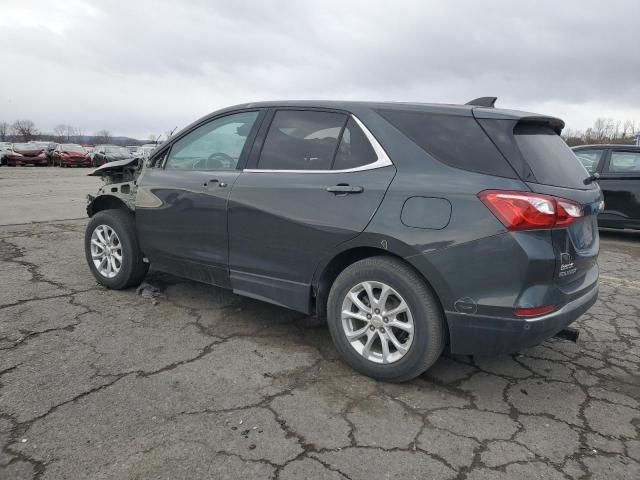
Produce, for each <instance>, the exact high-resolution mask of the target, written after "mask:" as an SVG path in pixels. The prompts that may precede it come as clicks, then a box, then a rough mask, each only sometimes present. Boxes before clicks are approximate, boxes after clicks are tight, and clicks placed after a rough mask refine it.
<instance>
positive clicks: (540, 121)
mask: <svg viewBox="0 0 640 480" xmlns="http://www.w3.org/2000/svg"><path fill="white" fill-rule="evenodd" d="M523 123H524V124H527V125H539V126H541V127H548V128H550V129H552V130H553V131H554V132H556V133H557V134H558V135H560V133H562V129H563V128H564V122H563V121H562V120H560V119H559V118H556V117H543V116H537V115H536V116H533V117H522V118H521V119H520V120H518V123H517V124H516V125H520V124H523Z"/></svg>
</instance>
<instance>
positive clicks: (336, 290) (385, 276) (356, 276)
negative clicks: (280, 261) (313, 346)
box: [327, 261, 444, 382]
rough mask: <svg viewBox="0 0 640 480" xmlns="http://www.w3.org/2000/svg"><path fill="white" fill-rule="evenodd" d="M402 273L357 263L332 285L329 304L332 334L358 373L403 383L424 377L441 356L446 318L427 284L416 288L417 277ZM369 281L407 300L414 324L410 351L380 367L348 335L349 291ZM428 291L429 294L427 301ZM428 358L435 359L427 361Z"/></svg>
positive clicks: (344, 356)
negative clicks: (344, 309) (344, 313)
mask: <svg viewBox="0 0 640 480" xmlns="http://www.w3.org/2000/svg"><path fill="white" fill-rule="evenodd" d="M402 273H406V272H402ZM402 273H400V274H399V273H398V272H397V271H396V270H392V269H386V268H384V265H380V266H378V265H373V264H372V263H371V262H367V261H361V262H357V263H355V264H353V265H351V266H350V267H348V268H347V269H345V271H343V272H342V273H341V274H340V275H339V276H338V278H337V279H336V281H335V282H334V285H333V286H332V289H331V293H330V295H329V300H328V304H327V320H328V324H329V331H330V333H331V337H332V338H333V342H334V344H335V346H336V349H337V350H338V352H339V353H340V355H341V356H342V358H343V359H344V360H345V361H346V362H347V363H348V364H349V365H350V366H351V367H352V368H353V369H354V370H356V371H358V372H360V373H363V374H364V375H367V376H370V377H373V378H376V379H379V380H383V381H390V382H401V381H406V380H409V379H411V378H414V377H416V376H418V375H420V374H421V373H423V372H424V370H426V368H428V366H430V365H431V364H432V363H433V362H434V361H435V360H436V359H437V358H438V357H439V356H440V354H441V353H442V349H443V347H444V345H443V343H444V341H443V339H442V322H443V317H442V313H441V310H440V307H439V304H438V303H437V301H436V300H435V297H434V296H433V294H432V293H431V292H430V291H429V289H428V287H427V286H426V285H424V284H422V285H417V286H416V283H415V280H416V279H415V275H413V276H408V277H407V276H406V275H403V274H402ZM367 280H369V281H378V282H383V283H386V284H387V285H389V286H391V287H392V288H393V289H395V290H396V291H397V292H398V293H399V294H400V295H401V296H402V297H403V298H404V300H405V302H406V303H407V304H408V306H409V309H410V310H411V314H412V317H413V322H414V337H413V342H412V344H411V347H410V349H409V352H408V353H407V354H406V355H405V356H404V357H403V358H401V359H400V360H398V361H397V362H394V363H391V364H386V365H384V364H376V363H374V362H371V361H369V360H366V359H365V358H363V357H362V356H361V355H360V354H358V352H356V351H355V350H354V348H353V347H352V346H351V344H350V343H349V341H348V340H347V339H346V337H345V335H344V331H343V328H342V315H341V311H342V302H343V300H344V298H345V296H346V295H347V293H348V292H349V290H351V289H352V288H353V287H354V286H356V285H357V284H358V283H361V282H364V281H367ZM422 283H424V282H422ZM425 292H427V293H428V296H427V297H426V298H425ZM437 323H440V325H437ZM434 327H437V328H434ZM433 337H439V338H433ZM433 349H435V350H437V351H433ZM426 358H432V359H433V360H430V361H429V362H425V359H426Z"/></svg>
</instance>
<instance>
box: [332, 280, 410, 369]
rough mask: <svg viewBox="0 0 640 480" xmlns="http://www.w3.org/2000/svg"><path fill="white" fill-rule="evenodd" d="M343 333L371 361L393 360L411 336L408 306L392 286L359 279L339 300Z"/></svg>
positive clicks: (406, 349) (402, 353)
mask: <svg viewBox="0 0 640 480" xmlns="http://www.w3.org/2000/svg"><path fill="white" fill-rule="evenodd" d="M341 317H342V328H343V331H344V334H345V336H346V338H347V340H348V341H349V343H350V344H351V346H352V347H353V349H354V350H355V351H356V352H358V353H359V354H360V355H361V356H363V357H364V358H366V359H367V360H369V361H371V362H374V363H383V364H388V363H394V362H397V361H398V360H400V359H401V358H403V357H404V356H405V355H406V354H407V353H408V352H409V349H410V347H411V344H412V342H413V337H414V330H415V326H414V322H413V316H412V314H411V310H410V309H409V306H408V304H407V302H406V301H405V300H404V298H402V296H401V295H400V294H399V293H398V292H397V291H396V290H395V289H393V288H392V287H391V286H389V285H387V284H385V283H382V282H376V281H366V282H361V283H358V284H357V285H356V286H354V287H353V288H351V290H349V292H348V293H347V295H346V296H345V299H344V301H343V302H342V313H341Z"/></svg>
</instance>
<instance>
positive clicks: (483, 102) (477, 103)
mask: <svg viewBox="0 0 640 480" xmlns="http://www.w3.org/2000/svg"><path fill="white" fill-rule="evenodd" d="M496 100H498V97H480V98H476V99H474V100H471V101H470V102H467V103H465V105H473V106H474V107H487V108H493V107H494V106H495V104H496Z"/></svg>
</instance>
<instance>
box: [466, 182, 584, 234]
mask: <svg viewBox="0 0 640 480" xmlns="http://www.w3.org/2000/svg"><path fill="white" fill-rule="evenodd" d="M478 198H479V199H480V200H481V201H482V203H484V204H485V205H486V206H487V208H489V210H491V212H493V214H494V215H495V216H496V217H497V218H498V220H500V221H501V222H502V224H503V225H504V226H505V227H507V228H508V229H509V230H533V229H539V228H553V227H555V226H566V225H569V224H570V223H571V222H573V221H574V220H575V219H576V218H579V217H581V216H582V209H581V208H580V205H578V204H577V203H575V202H572V201H571V200H566V199H564V198H557V197H553V196H551V195H542V194H539V193H531V192H518V191H510V190H484V191H482V192H480V193H479V194H478Z"/></svg>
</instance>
